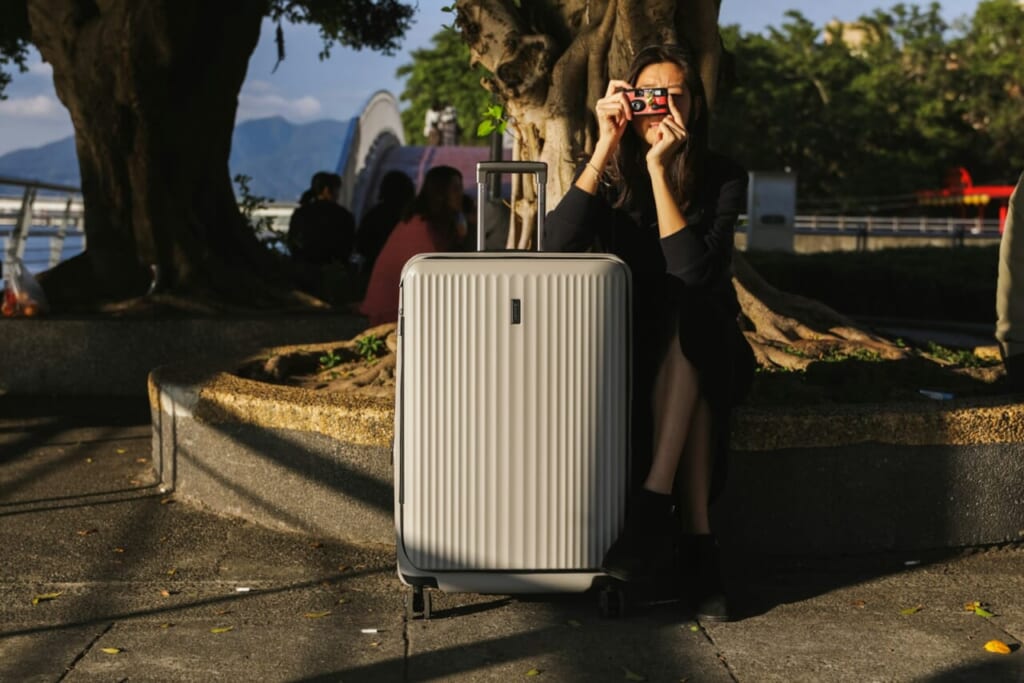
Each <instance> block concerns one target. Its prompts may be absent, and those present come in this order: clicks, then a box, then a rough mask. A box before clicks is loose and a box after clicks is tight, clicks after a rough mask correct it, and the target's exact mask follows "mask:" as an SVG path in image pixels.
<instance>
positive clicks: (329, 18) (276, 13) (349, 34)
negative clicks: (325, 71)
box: [0, 0, 416, 99]
mask: <svg viewBox="0 0 1024 683" xmlns="http://www.w3.org/2000/svg"><path fill="white" fill-rule="evenodd" d="M90 4H91V3H90ZM266 7H267V10H266V12H267V16H268V17H270V18H271V19H273V20H274V21H278V22H280V21H287V22H290V23H293V24H313V25H316V26H317V27H319V29H320V37H321V38H322V39H323V49H322V50H321V52H320V58H321V59H326V58H327V57H329V56H330V54H331V47H333V46H334V45H335V44H336V43H337V44H340V45H344V46H346V47H351V48H353V49H356V50H362V49H364V48H368V49H371V50H377V51H379V52H383V53H384V54H386V55H391V54H394V52H395V50H397V49H398V47H399V45H400V40H401V38H402V36H403V35H405V32H406V31H408V30H409V25H410V24H411V22H412V16H413V13H414V12H415V7H416V6H415V4H411V5H410V4H405V3H403V2H399V0H270V2H268V3H267V5H266ZM30 43H31V30H30V28H29V23H28V3H27V2H26V1H25V0H7V1H6V2H3V4H0V99H3V98H4V94H3V93H4V89H5V88H6V86H7V84H8V83H9V82H10V80H11V75H10V73H8V71H7V67H8V65H10V64H14V65H16V66H17V67H18V69H19V70H20V71H25V58H26V56H27V54H28V52H27V50H28V45H29V44H30ZM278 49H279V54H280V55H281V57H282V58H283V57H284V43H283V39H282V40H281V41H280V42H279V45H278Z"/></svg>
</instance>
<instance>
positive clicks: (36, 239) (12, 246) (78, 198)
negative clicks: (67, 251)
mask: <svg viewBox="0 0 1024 683" xmlns="http://www.w3.org/2000/svg"><path fill="white" fill-rule="evenodd" d="M2 187H17V188H21V190H22V193H21V198H20V199H18V198H17V197H16V196H12V197H6V198H5V197H2V196H0V238H3V252H2V253H3V266H4V268H3V271H2V273H0V278H2V274H3V273H6V272H8V265H9V264H10V263H11V262H12V261H13V260H14V259H18V260H20V261H21V262H22V263H24V264H25V266H26V267H27V268H28V270H30V271H33V272H36V271H39V270H45V269H46V268H52V267H53V266H55V265H57V264H58V263H59V262H60V261H61V260H62V259H63V253H64V247H65V244H66V243H67V241H68V238H69V237H73V238H74V239H75V251H81V250H82V249H84V248H85V230H84V224H83V220H82V195H81V191H80V190H79V189H78V188H77V187H72V186H69V185H58V184H56V183H45V182H41V181H36V180H24V179H21V178H8V177H4V176H0V188H2ZM41 190H43V191H49V192H53V193H59V194H53V195H43V196H40V191H41Z"/></svg>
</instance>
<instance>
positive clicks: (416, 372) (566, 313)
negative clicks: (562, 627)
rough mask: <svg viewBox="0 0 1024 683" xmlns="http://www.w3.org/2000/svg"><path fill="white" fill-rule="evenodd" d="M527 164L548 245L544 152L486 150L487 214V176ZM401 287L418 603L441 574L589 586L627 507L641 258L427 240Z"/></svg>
mask: <svg viewBox="0 0 1024 683" xmlns="http://www.w3.org/2000/svg"><path fill="white" fill-rule="evenodd" d="M524 172H526V173H534V174H535V178H536V180H537V189H538V192H537V196H538V197H539V198H540V199H539V202H538V212H537V214H538V221H537V222H538V225H537V228H538V231H537V235H538V246H541V245H542V235H543V217H544V198H543V193H544V187H545V184H546V172H547V166H546V164H544V163H536V162H482V163H480V164H478V167H477V183H478V187H479V198H478V213H477V225H478V226H479V228H478V230H481V231H482V226H483V225H484V216H483V207H484V205H485V201H484V200H485V196H484V182H485V180H486V178H487V176H488V175H489V174H491V173H524ZM477 244H478V248H479V249H481V250H482V248H483V236H482V235H480V234H478V243H477ZM400 289H401V294H400V303H399V311H400V313H399V328H398V329H399V336H398V366H397V379H398V382H397V391H396V398H395V402H396V406H395V446H394V465H395V469H394V471H395V531H396V534H397V554H398V575H399V577H400V579H401V580H402V582H403V583H405V584H407V585H409V586H411V587H412V590H411V591H410V592H409V593H408V594H407V609H408V610H409V612H410V616H411V617H414V616H416V615H417V614H421V615H422V616H423V617H424V618H429V616H430V592H429V590H428V589H429V588H438V589H440V590H442V591H445V592H475V593H501V594H508V593H543V592H575V591H585V590H588V589H589V588H591V587H592V586H593V585H595V582H596V581H599V580H601V579H602V577H604V575H603V574H602V573H601V571H600V570H599V568H598V567H599V566H600V563H601V560H602V558H603V556H604V553H605V552H606V551H607V549H608V547H609V546H610V545H611V543H612V542H613V541H614V540H615V538H616V536H617V535H618V533H619V531H620V529H621V527H622V522H623V512H624V506H625V496H626V488H627V476H628V475H627V471H628V468H627V458H628V453H629V399H630V389H631V386H630V383H631V377H630V367H631V364H630V352H631V349H630V345H631V312H630V301H631V298H630V294H631V292H630V290H631V277H630V273H629V269H628V268H627V267H626V265H625V264H624V263H623V262H622V261H620V260H619V259H618V258H616V257H614V256H611V255H605V254H570V253H548V252H482V251H481V252H477V253H434V254H420V255H418V256H415V257H413V258H412V259H410V260H409V262H408V263H407V264H406V265H405V268H404V269H403V271H402V278H401V288H400ZM601 599H602V608H604V607H605V606H606V604H607V600H608V596H607V595H605V594H604V593H602V595H601ZM613 599H614V600H616V601H617V602H618V603H619V605H621V593H616V594H615V595H614V596H613ZM615 609H616V608H614V607H613V608H611V611H615Z"/></svg>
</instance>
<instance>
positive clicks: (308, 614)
mask: <svg viewBox="0 0 1024 683" xmlns="http://www.w3.org/2000/svg"><path fill="white" fill-rule="evenodd" d="M330 613H331V612H330V610H328V611H325V612H306V613H305V614H303V615H302V616H304V617H306V618H307V619H323V618H324V617H326V616H327V615H328V614H330Z"/></svg>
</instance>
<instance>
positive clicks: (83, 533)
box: [78, 529, 100, 536]
mask: <svg viewBox="0 0 1024 683" xmlns="http://www.w3.org/2000/svg"><path fill="white" fill-rule="evenodd" d="M99 531H100V530H99V529H79V530H78V535H79V536H92V535H93V534H96V533H99Z"/></svg>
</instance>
